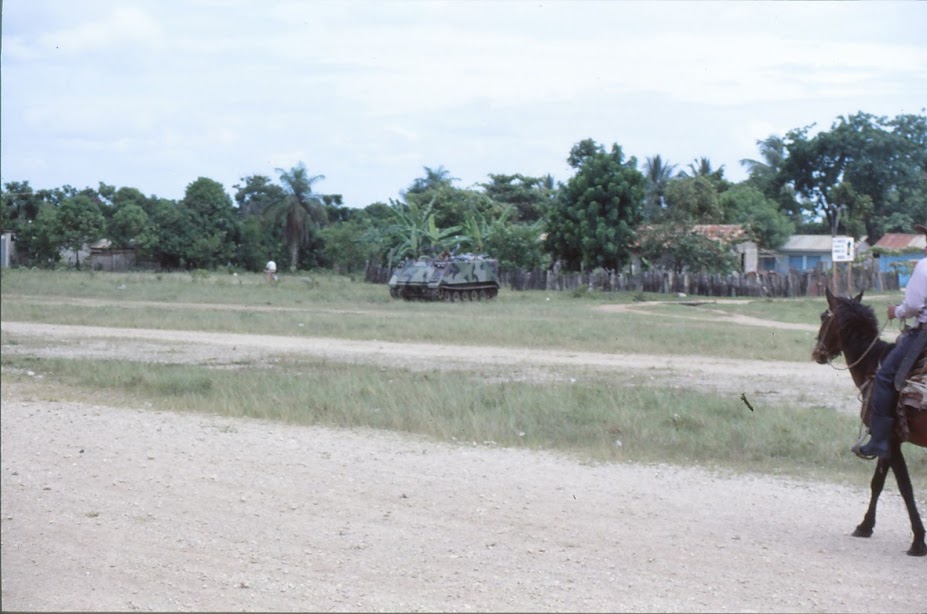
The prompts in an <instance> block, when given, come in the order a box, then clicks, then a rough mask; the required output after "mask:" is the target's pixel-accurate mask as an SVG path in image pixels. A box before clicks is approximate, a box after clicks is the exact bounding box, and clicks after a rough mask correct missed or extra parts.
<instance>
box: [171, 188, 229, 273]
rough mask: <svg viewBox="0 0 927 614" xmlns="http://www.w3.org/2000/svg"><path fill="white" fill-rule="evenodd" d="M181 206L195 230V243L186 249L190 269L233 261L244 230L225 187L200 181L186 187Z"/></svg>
mask: <svg viewBox="0 0 927 614" xmlns="http://www.w3.org/2000/svg"><path fill="white" fill-rule="evenodd" d="M181 207H182V208H183V209H185V211H186V213H187V215H188V216H189V217H188V219H189V222H190V224H192V226H193V229H194V233H193V241H192V243H190V244H188V245H187V247H186V250H185V260H186V263H187V266H191V267H194V268H204V269H211V268H215V267H217V266H223V265H225V264H226V263H227V262H230V261H231V259H232V258H233V257H234V256H235V252H236V251H237V242H238V239H239V236H240V232H241V231H240V226H239V220H238V216H237V214H236V212H235V208H234V207H233V206H232V199H231V198H230V197H229V195H228V194H226V192H225V188H223V187H222V184H221V183H219V182H217V181H214V180H212V179H208V178H206V177H200V178H198V179H197V180H196V181H194V182H193V183H191V184H190V185H188V186H187V189H186V191H185V192H184V197H183V200H182V201H181Z"/></svg>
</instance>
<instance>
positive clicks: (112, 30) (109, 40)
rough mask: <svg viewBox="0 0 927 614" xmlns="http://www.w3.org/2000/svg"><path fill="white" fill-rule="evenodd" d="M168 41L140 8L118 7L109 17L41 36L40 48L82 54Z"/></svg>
mask: <svg viewBox="0 0 927 614" xmlns="http://www.w3.org/2000/svg"><path fill="white" fill-rule="evenodd" d="M163 38H164V34H163V31H162V29H161V27H160V25H159V24H158V23H157V22H156V21H155V20H154V19H153V18H152V17H151V16H150V15H149V14H148V13H146V12H145V11H143V10H141V9H139V8H138V7H137V6H126V5H124V4H121V3H120V4H117V5H115V6H114V7H113V9H112V12H111V13H109V14H108V15H107V16H106V17H104V18H102V19H99V20H96V21H88V22H85V23H82V24H78V25H76V26H73V27H70V28H65V29H61V30H56V31H52V32H48V33H44V34H41V35H40V36H39V37H38V38H37V42H38V46H39V47H40V48H41V49H43V50H45V51H52V50H63V51H66V52H70V53H74V52H76V53H80V52H82V51H88V50H100V49H113V48H117V47H151V46H158V45H159V44H160V43H161V42H162V40H163Z"/></svg>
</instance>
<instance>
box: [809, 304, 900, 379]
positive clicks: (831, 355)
mask: <svg viewBox="0 0 927 614" xmlns="http://www.w3.org/2000/svg"><path fill="white" fill-rule="evenodd" d="M824 315H825V317H826V318H827V325H826V326H825V327H824V330H823V331H821V334H819V335H818V346H819V347H821V348H823V349H824V350H826V352H825V353H826V355H827V364H828V366H830V368H832V369H835V370H837V371H849V370H850V369H852V368H853V367H855V366H856V365H858V364H859V363H861V362H862V361H863V359H864V358H866V355H867V354H869V352H870V351H871V350H872V348H874V347H875V346H876V343H878V342H879V338H881V337H882V333H883V332H884V331H885V327H886V326H888V320H886V321H885V324H883V325H882V328H881V329H880V330H879V332H877V333H876V336H875V337H874V338H873V339H872V343H870V344H869V347H867V348H866V351H865V352H863V353H862V354H861V355H860V357H859V358H857V359H856V360H854V361H853V363H852V364H849V365H847V366H845V367H837V366H835V365H834V358H836V356H837V355H838V354H840V352H836V353H831V351H830V348H828V347H827V346H826V345H824V342H823V341H822V339H825V338H827V333H828V332H830V327H831V325H832V324H833V323H834V320H835V319H836V318H835V314H834V312H833V310H831V309H828V310H827V311H826V312H824Z"/></svg>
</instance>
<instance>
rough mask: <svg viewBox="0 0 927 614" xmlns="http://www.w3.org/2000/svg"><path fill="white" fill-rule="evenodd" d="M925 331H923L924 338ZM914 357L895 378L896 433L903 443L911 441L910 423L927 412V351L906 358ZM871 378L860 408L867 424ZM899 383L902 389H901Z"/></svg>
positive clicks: (912, 353) (864, 390)
mask: <svg viewBox="0 0 927 614" xmlns="http://www.w3.org/2000/svg"><path fill="white" fill-rule="evenodd" d="M923 333H924V331H921V335H922V336H923ZM911 356H913V358H912V360H910V361H908V360H905V363H910V364H909V366H908V368H907V369H905V368H904V366H905V363H902V367H903V368H902V369H901V370H899V374H903V375H902V376H901V377H897V378H895V387H896V389H897V390H898V404H897V405H896V406H895V418H896V420H895V431H896V433H897V434H898V437H899V438H900V439H901V441H910V438H911V429H910V426H909V424H908V423H909V421H910V420H914V419H915V418H919V412H927V349H921V351H919V352H911V353H910V354H908V356H906V358H908V357H911ZM873 379H874V378H870V379H869V381H868V382H867V383H866V385H865V386H864V388H863V392H862V397H863V398H862V406H861V408H860V418H861V419H862V421H863V422H864V423H865V424H869V414H871V413H872V405H871V400H872V388H873V386H872V382H873ZM899 381H900V382H901V387H900V388H899V387H898V386H899Z"/></svg>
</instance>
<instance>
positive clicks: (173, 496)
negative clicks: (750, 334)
mask: <svg viewBox="0 0 927 614" xmlns="http://www.w3.org/2000/svg"><path fill="white" fill-rule="evenodd" d="M2 329H3V331H4V333H5V334H6V336H7V338H8V339H10V338H12V339H14V340H16V343H15V344H8V345H4V347H3V348H2V351H3V352H8V351H9V352H21V353H31V354H35V355H46V356H51V355H63V356H73V357H77V356H116V357H121V358H123V359H126V360H170V361H171V362H180V361H184V360H187V361H191V362H199V363H207V364H209V363H212V364H222V363H224V362H232V361H234V360H238V359H244V358H248V359H255V358H258V359H260V358H262V357H263V358H268V357H272V356H279V355H287V354H295V355H318V356H325V357H327V358H329V359H331V360H342V361H346V362H383V363H386V364H392V365H396V364H402V365H405V366H407V367H409V368H434V366H435V364H436V363H439V364H442V365H444V368H460V369H472V368H480V367H482V366H485V365H487V364H489V365H493V366H495V367H499V366H501V367H502V368H504V371H505V372H506V373H508V374H509V375H510V376H511V377H518V378H532V377H545V378H549V377H568V376H572V374H576V373H584V372H605V373H615V376H616V377H626V378H632V377H639V378H653V379H655V380H657V381H661V382H667V383H674V385H686V386H692V387H695V388H698V387H703V388H706V389H707V388H714V389H716V390H721V391H722V392H731V393H732V394H733V393H735V392H736V393H738V394H739V393H740V392H741V391H746V392H748V393H750V394H751V395H753V396H754V400H757V399H759V402H763V399H769V400H776V401H777V402H779V401H781V400H782V399H786V400H794V401H795V402H796V403H802V404H805V405H814V404H820V402H821V400H822V399H827V398H832V397H834V396H836V397H837V398H838V400H837V401H835V403H836V405H837V406H838V408H839V409H841V410H844V411H856V406H855V393H854V391H853V390H852V386H851V385H850V384H849V381H848V380H849V378H848V377H847V376H846V374H845V373H840V372H833V380H830V378H829V377H830V376H829V375H828V376H827V377H826V378H825V381H826V382H827V383H825V384H823V386H824V388H825V389H822V388H821V387H820V386H821V384H820V381H821V376H822V372H823V373H828V372H830V370H829V369H828V368H827V367H821V366H818V365H814V364H813V363H810V361H809V362H808V363H767V362H763V363H758V364H757V365H752V364H750V363H744V362H742V361H740V362H737V363H734V362H733V361H731V362H730V363H728V362H726V361H723V360H715V359H709V358H704V357H698V358H686V359H675V358H667V357H656V356H618V355H610V354H595V353H581V352H538V351H535V350H532V351H531V352H524V351H517V350H512V349H506V348H470V347H467V348H462V347H447V346H437V345H428V344H415V345H408V344H402V345H399V344H390V343H384V342H348V341H344V340H337V339H318V338H313V339H307V338H299V339H297V338H282V337H268V336H259V335H224V334H214V333H190V332H186V331H151V330H131V331H127V330H117V329H106V328H100V327H78V326H49V325H36V324H26V323H16V322H3V323H2ZM761 365H762V369H763V371H766V372H770V373H772V375H771V376H770V377H771V378H773V379H772V380H769V379H767V380H764V381H763V383H757V382H756V379H757V378H756V372H751V369H753V368H759V367H760V366H761ZM619 374H620V375H619ZM780 381H781V382H791V386H789V387H787V388H790V389H791V390H792V392H785V393H778V392H777V393H773V392H772V390H774V389H776V388H778V387H779V386H778V385H777V383H779V382H780ZM812 381H813V382H815V383H817V385H818V386H819V388H817V389H816V390H814V393H813V394H809V393H808V389H807V388H805V386H806V385H807V384H808V383H809V382H812ZM34 390H35V388H34V387H33V386H32V385H27V384H17V385H14V384H10V383H8V382H6V381H5V382H4V383H3V403H2V420H0V435H2V463H0V479H2V495H3V496H2V500H0V504H2V505H0V508H2V509H0V521H2V522H0V529H2V536H0V539H2V598H3V608H4V609H6V610H75V609H77V610H168V611H178V610H198V611H204V610H249V611H257V610H262V611H266V610H277V611H294V610H301V611H306V610H311V611H330V610H335V611H346V610H350V611H378V610H386V611H396V610H401V611H416V610H431V611H434V610H440V611H486V610H494V611H516V610H517V611H525V610H535V611H564V610H576V611H629V610H630V611H706V612H707V611H712V612H714V611H822V612H823V611H840V612H850V611H852V612H858V611H892V612H917V611H924V609H925V606H927V600H925V593H924V590H923V587H924V582H923V578H924V577H927V575H925V574H927V561H925V560H924V559H918V558H912V557H907V556H905V555H904V550H905V549H906V548H907V547H908V545H909V543H910V538H911V535H910V529H909V523H908V520H907V516H906V514H905V511H904V506H903V503H902V501H901V499H900V497H899V496H898V495H897V494H896V490H895V489H894V485H893V484H892V485H890V488H889V489H888V491H887V492H886V493H885V494H884V495H883V500H882V504H881V506H880V515H879V524H878V526H877V528H876V533H875V535H874V536H873V537H872V538H871V539H856V538H852V537H850V536H849V533H850V532H851V531H852V529H853V528H854V526H855V525H856V523H857V522H859V521H860V519H861V517H862V513H863V511H864V506H865V502H866V500H867V488H866V485H864V484H860V485H859V487H857V488H844V487H838V486H834V485H831V484H816V483H805V482H799V481H793V480H787V479H778V478H773V477H768V476H750V475H748V476H743V475H725V474H718V473H713V472H709V471H706V470H703V469H700V468H697V467H693V468H679V467H669V466H639V465H630V464H618V465H602V466H593V465H587V464H582V463H579V462H576V461H575V460H573V459H570V458H566V457H562V456H555V455H549V454H539V453H531V452H525V451H517V450H501V449H495V448H489V447H485V446H481V445H452V444H446V443H439V442H430V441H424V440H420V439H417V438H415V437H407V436H399V435H393V434H389V433H381V432H373V431H366V430H350V431H349V430H331V429H325V428H316V427H294V426H286V425H280V424H274V423H269V422H260V421H254V420H232V419H226V418H219V417H208V416H194V415H184V414H172V413H161V412H154V411H151V410H145V409H144V408H139V407H103V406H96V405H86V404H76V403H63V402H60V401H54V400H48V399H46V398H44V397H43V396H42V395H37V394H35V392H34ZM917 451H918V452H920V450H917ZM916 483H923V480H921V479H916ZM918 495H919V504H920V506H921V509H922V510H923V509H924V508H925V507H927V505H925V503H924V500H925V499H924V495H925V493H924V491H923V490H921V491H920V492H919V493H918ZM874 594H879V595H881V596H880V597H879V598H877V599H872V597H871V596H872V595H874Z"/></svg>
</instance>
